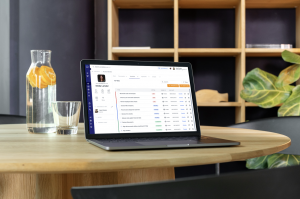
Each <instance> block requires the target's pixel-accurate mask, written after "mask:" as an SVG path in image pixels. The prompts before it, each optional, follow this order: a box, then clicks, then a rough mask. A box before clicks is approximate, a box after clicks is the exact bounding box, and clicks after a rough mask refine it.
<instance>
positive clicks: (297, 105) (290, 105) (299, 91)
mask: <svg viewBox="0 0 300 199" xmlns="http://www.w3.org/2000/svg"><path fill="white" fill-rule="evenodd" d="M299 115H300V85H298V86H296V87H295V88H294V89H293V92H292V95H291V96H290V97H289V98H288V99H287V100H286V101H285V102H284V104H283V105H282V106H281V107H280V108H279V110H278V117H284V116H299Z"/></svg>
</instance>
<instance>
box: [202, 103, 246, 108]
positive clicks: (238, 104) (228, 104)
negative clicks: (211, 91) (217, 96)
mask: <svg viewBox="0 0 300 199" xmlns="http://www.w3.org/2000/svg"><path fill="white" fill-rule="evenodd" d="M197 106H198V107H240V106H241V103H240V102H219V103H214V102H201V103H197Z"/></svg>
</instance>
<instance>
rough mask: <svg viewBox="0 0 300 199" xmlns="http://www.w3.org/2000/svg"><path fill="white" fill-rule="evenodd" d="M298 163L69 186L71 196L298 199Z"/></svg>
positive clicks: (106, 198) (76, 198)
mask: <svg viewBox="0 0 300 199" xmlns="http://www.w3.org/2000/svg"><path fill="white" fill-rule="evenodd" d="M299 179H300V166H291V167H286V168H279V169H269V170H259V171H258V170H256V171H251V172H244V173H234V174H224V175H221V176H215V175H214V176H208V177H206V176H204V177H196V178H185V179H179V180H174V181H164V182H155V183H139V184H124V185H106V186H95V187H73V188H72V189H71V193H72V196H73V198H74V199H99V198H101V199H141V198H142V199H199V198H201V199H220V198H230V199H240V198H243V199H253V198H272V199H282V198H289V199H293V198H299V195H300V189H299V187H300V180H299Z"/></svg>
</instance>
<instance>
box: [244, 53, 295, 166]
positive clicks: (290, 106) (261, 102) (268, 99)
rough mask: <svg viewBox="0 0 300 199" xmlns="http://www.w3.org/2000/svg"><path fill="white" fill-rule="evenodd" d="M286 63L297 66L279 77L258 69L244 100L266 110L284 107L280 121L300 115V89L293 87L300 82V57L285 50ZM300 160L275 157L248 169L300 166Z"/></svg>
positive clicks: (246, 86)
mask: <svg viewBox="0 0 300 199" xmlns="http://www.w3.org/2000/svg"><path fill="white" fill-rule="evenodd" d="M282 58H283V60H284V61H286V62H289V63H293V64H294V65H291V66H289V67H287V68H286V69H284V70H282V71H281V72H280V74H279V76H278V77H276V76H275V75H273V74H270V73H268V72H266V71H263V70H261V69H259V68H255V69H253V70H252V71H250V72H249V73H247V75H246V77H245V78H244V80H243V86H244V90H242V91H241V93H240V96H241V98H243V99H244V100H246V101H248V102H252V103H254V104H257V105H258V106H260V107H262V108H272V107H274V106H276V105H278V104H281V103H283V105H282V106H281V107H280V108H279V110H278V117H284V116H299V115H300V85H297V86H292V85H290V84H292V83H294V82H296V81H297V80H298V79H299V78H300V56H299V55H297V54H295V53H292V52H289V51H287V50H285V51H284V52H283V53H282ZM299 163H300V156H297V155H289V154H272V155H268V156H263V157H258V158H252V159H249V160H247V168H249V169H264V168H277V167H284V166H292V165H299Z"/></svg>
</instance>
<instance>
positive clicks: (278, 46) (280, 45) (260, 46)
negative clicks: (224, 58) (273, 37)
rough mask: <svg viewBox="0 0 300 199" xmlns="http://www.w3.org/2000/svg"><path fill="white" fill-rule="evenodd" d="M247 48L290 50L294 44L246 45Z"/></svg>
mask: <svg viewBox="0 0 300 199" xmlns="http://www.w3.org/2000/svg"><path fill="white" fill-rule="evenodd" d="M246 48H274V49H290V48H293V45H292V44H246Z"/></svg>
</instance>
